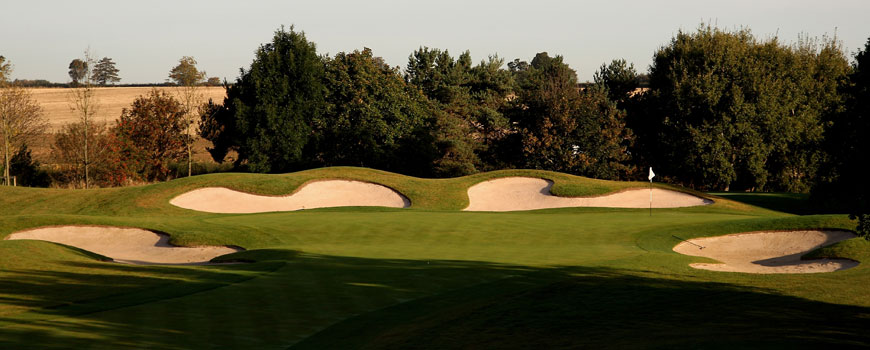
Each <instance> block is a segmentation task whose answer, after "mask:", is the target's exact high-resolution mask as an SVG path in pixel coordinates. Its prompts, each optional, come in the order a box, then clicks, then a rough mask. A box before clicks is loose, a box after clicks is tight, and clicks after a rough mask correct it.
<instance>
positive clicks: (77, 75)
mask: <svg viewBox="0 0 870 350" xmlns="http://www.w3.org/2000/svg"><path fill="white" fill-rule="evenodd" d="M88 68H89V66H88V60H84V61H83V60H81V59H79V58H76V59H74V60H72V62H70V63H69V77H70V79H72V85H73V86H75V85H78V83H79V80H82V79H84V78H85V75H86V74H89V69H88Z"/></svg>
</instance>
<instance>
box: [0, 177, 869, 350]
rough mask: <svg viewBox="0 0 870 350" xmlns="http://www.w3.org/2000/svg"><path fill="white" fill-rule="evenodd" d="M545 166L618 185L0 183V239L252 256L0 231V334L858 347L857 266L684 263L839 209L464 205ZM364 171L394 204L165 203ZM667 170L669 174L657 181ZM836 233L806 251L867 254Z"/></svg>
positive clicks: (98, 342) (120, 342)
mask: <svg viewBox="0 0 870 350" xmlns="http://www.w3.org/2000/svg"><path fill="white" fill-rule="evenodd" d="M504 176H533V177H544V178H548V179H551V180H554V181H555V185H554V192H558V193H559V194H561V195H600V194H603V193H608V192H613V191H618V190H621V189H624V188H630V187H643V186H648V184H645V183H617V182H608V181H599V180H591V179H586V178H581V177H575V176H570V175H564V174H557V173H550V172H538V171H530V170H514V171H500V172H494V173H485V174H478V175H475V176H469V177H463V178H455V179H437V180H435V179H419V178H412V177H405V176H402V175H398V174H392V173H387V172H381V171H374V170H370V169H360V168H326V169H316V170H310V171H304V172H299V173H292V174H284V175H257V174H232V173H231V174H211V175H204V176H195V177H191V178H185V179H180V180H175V181H171V182H168V183H160V184H155V185H149V186H141V187H134V188H120V189H99V190H87V191H84V190H76V191H73V190H46V189H22V188H13V189H10V188H0V210H2V211H0V237H2V236H5V235H7V234H9V233H12V232H15V231H18V230H21V229H25V228H30V227H37V226H44V225H64V224H99V225H117V226H131V227H143V228H148V229H152V230H157V231H161V232H165V233H168V234H170V235H171V237H172V242H174V243H176V244H183V245H198V244H231V245H238V246H242V247H245V248H246V249H248V250H247V251H244V252H239V253H234V254H230V255H227V256H224V257H221V258H219V259H218V260H223V261H248V262H251V263H245V264H236V265H216V266H128V265H120V264H114V263H106V262H101V261H99V259H98V257H96V256H94V255H92V254H88V253H87V252H83V251H80V250H76V249H70V248H67V247H63V246H60V245H56V244H51V243H45V242H33V241H0V348H108V349H117V348H160V349H190V348H197V349H198V348H226V349H234V348H238V349H275V348H280V349H283V348H288V347H296V348H312V349H328V348H336V349H346V348H396V349H406V348H456V347H463V348H576V347H610V348H613V347H616V348H650V347H657V348H675V347H676V348H684V347H704V348H709V347H713V348H738V347H739V348H746V347H749V348H753V347H754V348H770V347H810V346H815V347H822V346H825V347H831V346H837V347H849V346H870V335H867V334H866V329H867V326H868V325H870V294H868V293H866V286H868V285H870V269H868V268H867V266H865V264H863V263H862V264H861V265H859V266H858V267H856V268H854V269H850V270H845V271H839V272H835V273H827V274H813V275H752V274H741V273H718V272H712V271H703V270H695V269H692V268H690V267H689V266H688V264H689V263H691V262H695V261H703V258H696V257H689V256H683V255H679V254H676V253H674V252H672V251H671V248H672V247H673V246H674V245H675V244H676V243H678V240H677V239H676V238H674V236H678V237H682V238H691V237H698V236H709V235H719V234H727V233H735V232H745V231H758V230H768V229H802V228H841V229H849V228H852V227H853V226H854V223H853V222H851V221H850V220H849V219H848V218H847V217H846V216H844V215H809V216H795V215H791V214H788V213H786V212H784V211H782V210H778V209H777V208H775V207H771V208H768V209H763V208H758V207H754V206H752V205H747V204H743V203H739V202H735V201H731V200H728V199H723V198H720V197H715V196H713V197H710V198H713V199H714V200H715V201H716V203H715V204H713V205H710V206H704V207H694V208H681V209H655V210H654V211H653V215H652V216H650V215H649V212H648V211H647V210H644V209H606V208H563V209H549V210H538V211H528V212H508V213H472V212H461V211H459V209H461V208H463V207H465V206H466V205H467V196H466V195H465V189H466V188H467V187H468V186H471V185H473V184H474V183H477V182H480V181H484V180H486V179H491V178H496V177H504ZM325 178H340V179H354V180H362V181H371V182H376V183H382V184H384V185H387V186H390V187H392V188H394V189H396V190H398V191H400V192H402V193H403V194H405V195H406V196H408V197H409V198H410V199H411V202H412V207H411V208H410V209H387V208H331V209H317V210H306V211H300V212H285V213H263V214H244V215H225V214H208V213H199V212H195V211H191V210H184V209H180V208H175V207H173V206H171V205H169V204H168V201H169V199H171V198H172V197H174V196H176V195H178V194H181V193H184V192H185V191H188V190H190V189H193V188H198V187H205V186H224V187H229V188H233V189H238V190H242V191H247V192H253V193H262V194H287V193H292V192H293V191H294V190H296V189H297V188H298V187H299V186H300V185H301V184H304V183H305V182H307V181H312V180H316V179H325ZM663 187H667V186H663ZM868 252H870V244H868V243H867V242H865V241H862V240H857V239H856V240H849V241H846V242H842V243H839V244H837V245H835V246H832V247H830V248H825V249H821V250H819V251H817V252H814V253H813V257H821V256H826V257H843V258H851V259H854V260H858V261H866V260H868V258H870V256H868V255H870V253H868Z"/></svg>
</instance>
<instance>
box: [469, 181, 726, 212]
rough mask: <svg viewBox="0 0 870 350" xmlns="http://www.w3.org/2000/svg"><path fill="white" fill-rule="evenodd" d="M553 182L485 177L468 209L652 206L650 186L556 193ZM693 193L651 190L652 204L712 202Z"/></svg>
mask: <svg viewBox="0 0 870 350" xmlns="http://www.w3.org/2000/svg"><path fill="white" fill-rule="evenodd" d="M551 187H553V182H552V181H550V180H544V179H538V178H529V177H506V178H500V179H494V180H489V181H484V182H481V183H479V184H476V185H474V186H471V187H470V188H469V189H468V201H469V203H470V204H469V205H468V207H467V208H465V209H464V210H468V211H514V210H534V209H544V208H564V207H609V208H649V206H650V191H649V189H635V190H627V191H622V192H618V193H614V194H609V195H605V196H599V197H557V196H554V195H552V194H551V193H550V188H551ZM712 203H713V201H711V200H709V199H704V198H700V197H696V196H693V195H690V194H686V193H682V192H676V191H668V190H662V189H655V188H654V189H653V190H652V207H653V208H678V207H691V206H697V205H707V204H712Z"/></svg>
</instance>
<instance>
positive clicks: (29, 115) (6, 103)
mask: <svg viewBox="0 0 870 350" xmlns="http://www.w3.org/2000/svg"><path fill="white" fill-rule="evenodd" d="M47 127H48V123H47V121H46V120H45V118H44V117H43V114H42V108H41V107H40V106H39V104H38V103H37V102H36V100H35V99H34V98H33V96H32V95H31V94H30V91H29V90H27V89H24V88H22V87H19V86H15V85H11V86H3V85H0V151H2V152H3V154H2V156H3V179H4V181H3V182H4V183H6V184H11V182H10V176H11V174H10V172H13V173H14V172H16V171H17V170H16V169H15V166H14V164H12V162H11V161H12V158H13V153H15V152H16V151H17V150H20V149H22V148H23V147H24V145H25V144H27V143H28V142H29V141H31V140H33V139H34V138H36V137H39V136H41V134H42V133H44V132H45V130H46V128H47Z"/></svg>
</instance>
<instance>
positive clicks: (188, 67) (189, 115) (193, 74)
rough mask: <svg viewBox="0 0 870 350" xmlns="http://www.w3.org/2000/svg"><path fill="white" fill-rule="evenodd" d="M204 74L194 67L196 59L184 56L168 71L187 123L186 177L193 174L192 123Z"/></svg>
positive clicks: (199, 98)
mask: <svg viewBox="0 0 870 350" xmlns="http://www.w3.org/2000/svg"><path fill="white" fill-rule="evenodd" d="M205 77H206V73H205V72H204V71H200V70H199V69H198V68H197V67H196V59H194V58H193V57H190V56H184V57H182V58H181V59H180V60H178V65H176V66H175V67H173V68H172V69H171V70H170V71H169V79H170V80H171V81H173V82H174V83H175V85H176V87H177V90H176V93H177V95H178V99H179V100H180V101H181V104H182V106H183V107H184V119H185V121H186V123H187V126H186V127H185V134H186V135H187V138H186V141H187V144H186V145H185V148H186V150H187V176H190V175H191V174H192V173H193V164H192V162H193V150H192V148H191V145H192V143H193V123H194V118H196V117H197V113H196V112H197V108H198V107H199V104H200V103H201V102H200V101H201V100H202V93H200V90H199V87H200V85H201V84H202V83H203V82H204V81H205Z"/></svg>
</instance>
